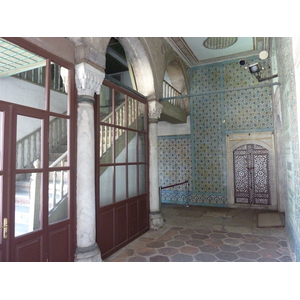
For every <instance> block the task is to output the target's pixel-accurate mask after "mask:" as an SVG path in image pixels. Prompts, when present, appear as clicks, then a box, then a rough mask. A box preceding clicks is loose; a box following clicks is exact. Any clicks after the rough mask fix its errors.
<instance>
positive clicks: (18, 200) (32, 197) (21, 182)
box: [15, 172, 42, 236]
mask: <svg viewBox="0 0 300 300" xmlns="http://www.w3.org/2000/svg"><path fill="white" fill-rule="evenodd" d="M41 182H42V174H41V173H38V172H36V173H22V174H17V175H16V181H15V183H16V185H15V186H16V188H15V236H19V235H23V234H26V233H29V232H32V231H35V230H38V229H41V223H42V222H41V206H42V205H41V199H42V197H41V195H42V185H41Z"/></svg>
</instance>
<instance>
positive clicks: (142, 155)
mask: <svg viewBox="0 0 300 300" xmlns="http://www.w3.org/2000/svg"><path fill="white" fill-rule="evenodd" d="M138 141H139V144H138V146H139V148H138V155H139V162H146V134H143V133H139V134H138Z"/></svg>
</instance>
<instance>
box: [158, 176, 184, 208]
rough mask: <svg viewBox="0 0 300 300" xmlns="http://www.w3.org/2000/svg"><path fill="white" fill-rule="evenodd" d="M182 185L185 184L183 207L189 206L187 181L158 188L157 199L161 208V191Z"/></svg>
mask: <svg viewBox="0 0 300 300" xmlns="http://www.w3.org/2000/svg"><path fill="white" fill-rule="evenodd" d="M183 184H186V186H185V206H186V207H189V206H190V204H189V181H188V180H186V181H183V182H180V183H176V184H172V185H168V186H160V187H159V199H160V201H159V203H160V206H161V201H162V190H164V189H168V188H173V187H175V186H178V185H183Z"/></svg>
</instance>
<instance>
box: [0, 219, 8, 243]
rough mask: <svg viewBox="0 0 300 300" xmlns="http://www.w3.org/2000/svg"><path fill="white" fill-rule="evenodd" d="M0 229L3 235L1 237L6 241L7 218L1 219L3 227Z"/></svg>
mask: <svg viewBox="0 0 300 300" xmlns="http://www.w3.org/2000/svg"><path fill="white" fill-rule="evenodd" d="M0 229H3V235H2V237H3V238H4V239H7V232H8V221H7V218H4V219H3V226H2V227H0Z"/></svg>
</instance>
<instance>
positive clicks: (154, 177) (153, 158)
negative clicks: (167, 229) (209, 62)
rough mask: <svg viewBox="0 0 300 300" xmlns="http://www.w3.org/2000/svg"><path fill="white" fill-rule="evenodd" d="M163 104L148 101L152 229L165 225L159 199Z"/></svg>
mask: <svg viewBox="0 0 300 300" xmlns="http://www.w3.org/2000/svg"><path fill="white" fill-rule="evenodd" d="M162 109H163V106H162V104H160V103H159V102H158V101H157V100H150V101H149V102H148V112H149V192H150V195H149V196H150V229H154V230H157V229H159V228H160V227H162V225H163V218H162V215H161V207H160V199H159V183H158V155H157V127H158V118H159V117H160V114H161V112H162Z"/></svg>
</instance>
